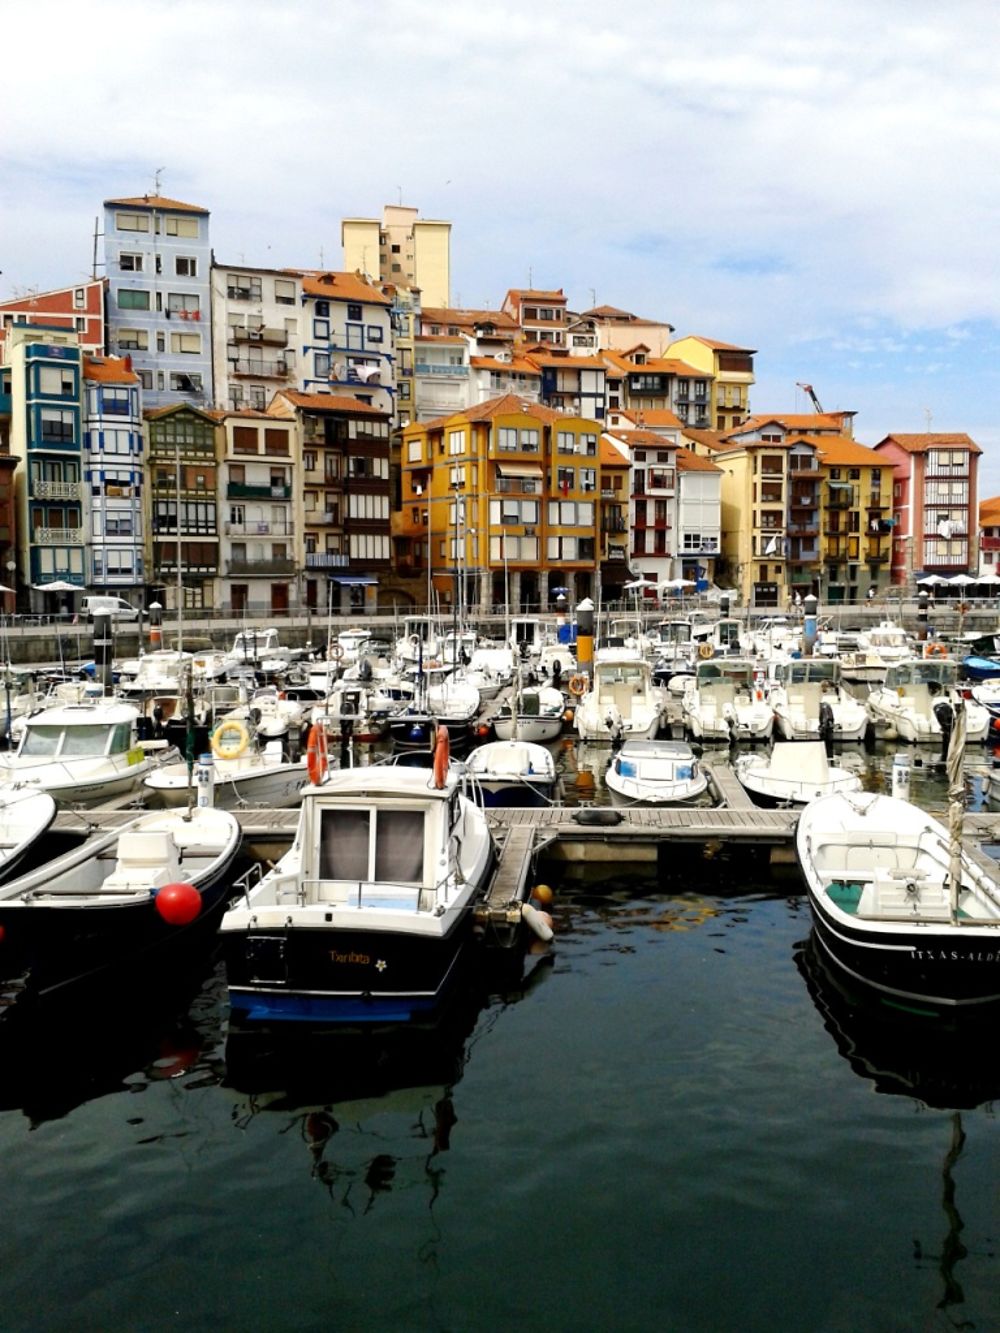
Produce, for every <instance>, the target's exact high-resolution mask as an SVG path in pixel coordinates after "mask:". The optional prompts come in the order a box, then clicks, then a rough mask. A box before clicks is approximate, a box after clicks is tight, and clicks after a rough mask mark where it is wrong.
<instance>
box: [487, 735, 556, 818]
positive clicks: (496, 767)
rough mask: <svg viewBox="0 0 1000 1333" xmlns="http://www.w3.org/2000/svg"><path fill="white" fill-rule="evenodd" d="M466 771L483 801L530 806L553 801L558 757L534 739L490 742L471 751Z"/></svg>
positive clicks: (494, 804) (506, 806)
mask: <svg viewBox="0 0 1000 1333" xmlns="http://www.w3.org/2000/svg"><path fill="white" fill-rule="evenodd" d="M465 767H466V770H467V771H468V773H469V774H470V776H471V777H472V778H473V779H474V781H473V784H472V790H473V794H475V795H477V796H480V798H481V799H480V804H481V805H485V806H495V807H503V808H510V807H525V806H527V807H531V806H540V805H547V804H551V803H552V801H553V800H554V799H555V793H556V787H557V785H558V780H559V779H558V774H557V773H556V765H555V760H554V759H553V758H552V755H551V753H550V752H549V751H548V750H546V748H545V746H544V745H536V744H535V743H534V742H533V741H525V740H507V741H487V742H486V744H485V745H477V746H476V747H475V749H474V750H472V751H471V752H470V754H469V757H468V759H467V760H466V764H465Z"/></svg>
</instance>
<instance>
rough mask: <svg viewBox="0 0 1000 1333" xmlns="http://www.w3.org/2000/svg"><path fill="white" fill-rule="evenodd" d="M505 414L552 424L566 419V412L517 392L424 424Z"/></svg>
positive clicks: (437, 425)
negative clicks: (530, 400) (524, 396)
mask: <svg viewBox="0 0 1000 1333" xmlns="http://www.w3.org/2000/svg"><path fill="white" fill-rule="evenodd" d="M504 416H529V417H535V418H536V419H537V420H538V421H543V422H544V423H545V424H546V425H547V426H551V425H552V423H553V422H554V421H559V420H562V419H565V417H566V413H564V412H556V411H555V410H554V409H553V408H551V407H543V406H542V405H541V403H531V402H529V401H528V400H527V399H526V398H522V397H520V395H519V394H516V393H505V394H501V395H500V396H499V397H497V398H490V399H488V400H487V401H486V402H485V403H478V404H477V405H476V406H475V407H467V408H464V409H463V410H462V411H460V412H449V413H448V415H447V416H441V417H435V418H434V420H433V421H425V422H423V423H422V424H423V425H424V426H426V427H427V428H428V429H434V428H437V429H440V428H441V427H442V426H445V425H447V423H448V422H450V421H469V422H472V421H493V420H494V419H495V418H496V417H504Z"/></svg>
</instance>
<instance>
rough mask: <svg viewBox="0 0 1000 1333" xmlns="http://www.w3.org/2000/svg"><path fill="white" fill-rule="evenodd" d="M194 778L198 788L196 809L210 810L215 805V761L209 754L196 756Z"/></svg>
mask: <svg viewBox="0 0 1000 1333" xmlns="http://www.w3.org/2000/svg"><path fill="white" fill-rule="evenodd" d="M194 776H195V782H196V783H197V787H198V808H199V809H211V808H212V806H213V805H215V761H214V760H213V758H212V755H211V753H209V754H200V755H199V756H198V763H197V765H196V766H195V771H194Z"/></svg>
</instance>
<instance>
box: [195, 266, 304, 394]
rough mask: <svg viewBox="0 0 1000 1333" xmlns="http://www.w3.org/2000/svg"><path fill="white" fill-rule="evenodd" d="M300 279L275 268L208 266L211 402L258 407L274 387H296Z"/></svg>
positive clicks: (300, 314)
mask: <svg viewBox="0 0 1000 1333" xmlns="http://www.w3.org/2000/svg"><path fill="white" fill-rule="evenodd" d="M301 305H302V278H301V276H300V275H299V274H297V273H290V272H287V271H284V270H279V269H263V268H246V267H245V266H243V265H236V264H217V263H216V264H213V265H212V370H213V375H214V378H215V405H216V407H219V408H223V409H227V410H230V411H238V410H239V409H240V408H243V407H247V408H251V409H253V410H255V411H263V409H264V408H265V407H266V406H267V404H268V403H269V402H270V401H271V398H272V396H273V394H274V393H275V392H276V391H277V390H278V389H287V388H301V387H302V386H301V384H300V382H299V366H300V358H299V347H300V337H301V335H302V333H303V331H304V329H303V325H304V323H305V319H304V316H303V313H302V310H301Z"/></svg>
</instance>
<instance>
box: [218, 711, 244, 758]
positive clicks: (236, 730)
mask: <svg viewBox="0 0 1000 1333" xmlns="http://www.w3.org/2000/svg"><path fill="white" fill-rule="evenodd" d="M227 735H228V736H235V738H236V743H235V746H230V745H226V744H225V740H224V738H225V737H226V736H227ZM249 744H250V733H249V731H247V729H246V727H245V726H244V725H243V723H242V722H241V721H240V720H239V718H235V717H230V718H226V719H225V721H223V722H220V723H219V725H218V726H217V727H216V728H215V730H214V731H213V732H212V741H211V745H212V753H213V754H214V755H215V757H216V759H239V757H240V755H241V754H242V753H243V752H244V750H246V748H247V746H248V745H249Z"/></svg>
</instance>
